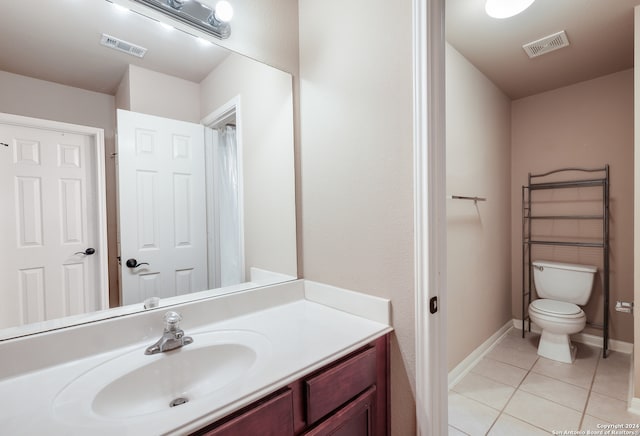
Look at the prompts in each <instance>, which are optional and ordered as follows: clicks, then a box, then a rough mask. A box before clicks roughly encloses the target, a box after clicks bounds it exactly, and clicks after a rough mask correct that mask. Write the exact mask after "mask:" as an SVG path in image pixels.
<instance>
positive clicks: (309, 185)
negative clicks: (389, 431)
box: [298, 0, 415, 436]
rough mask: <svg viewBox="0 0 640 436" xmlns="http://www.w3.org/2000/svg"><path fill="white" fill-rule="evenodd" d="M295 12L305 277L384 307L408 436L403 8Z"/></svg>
mask: <svg viewBox="0 0 640 436" xmlns="http://www.w3.org/2000/svg"><path fill="white" fill-rule="evenodd" d="M299 9H300V81H301V93H300V101H301V109H300V117H301V168H302V170H301V183H302V194H301V197H302V201H301V202H300V203H299V204H298V207H301V208H302V232H301V234H302V246H303V260H304V277H305V278H306V279H310V280H317V281H321V282H324V283H328V284H331V285H336V286H341V287H345V288H349V289H353V290H356V291H360V292H365V293H369V294H373V295H378V296H382V297H386V298H390V299H392V316H393V325H394V328H395V332H394V335H393V339H392V347H391V424H392V428H393V434H394V435H398V436H405V435H411V434H415V410H414V409H415V404H414V394H413V387H412V386H413V383H414V372H415V363H414V362H415V350H414V348H415V347H414V340H415V332H414V286H413V278H414V277H413V181H412V180H413V177H412V164H413V163H412V117H413V115H412V51H411V46H412V43H411V41H412V40H411V38H412V37H411V13H412V11H411V2H410V1H409V0H402V1H398V2H395V3H394V5H393V8H389V7H388V3H387V2H383V1H380V0H375V1H370V0H354V1H349V2H343V1H339V0H329V1H318V0H301V1H300V4H299ZM327 11H333V13H332V14H331V19H330V20H327V19H324V17H326V16H327Z"/></svg>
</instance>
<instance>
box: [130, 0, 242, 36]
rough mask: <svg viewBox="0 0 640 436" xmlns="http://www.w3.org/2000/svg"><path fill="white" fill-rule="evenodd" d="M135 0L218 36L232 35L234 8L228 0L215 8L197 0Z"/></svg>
mask: <svg viewBox="0 0 640 436" xmlns="http://www.w3.org/2000/svg"><path fill="white" fill-rule="evenodd" d="M134 1H136V2H138V3H141V4H143V5H145V6H148V7H150V8H152V9H155V10H156V11H159V12H162V13H163V14H166V15H168V16H170V17H171V18H174V19H176V20H179V21H182V22H183V23H185V24H188V25H190V26H194V27H196V28H197V29H199V30H202V31H204V32H206V33H208V34H209V35H213V36H215V37H216V38H219V39H227V38H228V37H229V35H231V26H230V25H229V21H231V18H232V17H233V8H232V7H231V4H229V2H227V1H224V0H222V1H219V2H218V3H216V5H215V7H214V8H213V9H212V8H210V7H209V6H207V5H205V4H202V3H200V2H199V1H197V0H134Z"/></svg>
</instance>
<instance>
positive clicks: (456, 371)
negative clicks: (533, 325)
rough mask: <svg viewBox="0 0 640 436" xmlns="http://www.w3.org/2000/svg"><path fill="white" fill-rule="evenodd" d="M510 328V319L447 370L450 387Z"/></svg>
mask: <svg viewBox="0 0 640 436" xmlns="http://www.w3.org/2000/svg"><path fill="white" fill-rule="evenodd" d="M510 329H511V321H509V322H507V323H506V324H505V325H503V326H502V327H501V328H500V330H498V331H497V332H495V333H494V334H493V335H491V337H490V338H489V339H487V340H486V341H484V342H483V343H482V344H481V345H480V346H479V347H478V348H476V349H475V350H473V351H472V352H471V354H469V355H468V356H467V357H466V358H465V359H464V360H463V361H462V362H460V363H459V364H458V365H456V367H455V368H453V369H452V370H451V371H449V377H448V384H449V389H451V388H452V387H453V386H454V385H455V384H456V383H458V382H459V381H460V380H461V379H462V378H463V377H464V376H465V375H467V374H468V373H469V371H470V370H471V368H473V367H474V366H475V365H476V363H478V362H479V361H480V360H481V359H482V358H483V357H484V356H485V355H486V354H487V353H488V352H489V351H491V349H492V348H493V347H494V346H495V345H496V344H497V343H498V341H499V340H500V339H501V338H502V337H503V336H504V335H505V334H506V333H507V332H508V331H509V330H510Z"/></svg>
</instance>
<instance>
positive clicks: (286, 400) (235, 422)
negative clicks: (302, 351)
mask: <svg viewBox="0 0 640 436" xmlns="http://www.w3.org/2000/svg"><path fill="white" fill-rule="evenodd" d="M292 405H293V404H292V394H291V390H290V389H287V390H286V391H284V392H282V393H279V394H276V395H275V396H273V397H270V398H268V399H266V400H264V401H260V402H259V403H258V404H254V405H251V406H249V408H248V409H247V410H244V411H241V412H240V413H239V414H238V415H235V416H234V417H233V418H231V419H230V420H227V421H225V422H224V423H222V424H214V426H213V427H209V428H207V429H204V430H201V431H200V432H197V433H195V434H197V435H200V436H238V435H261V436H293V409H292Z"/></svg>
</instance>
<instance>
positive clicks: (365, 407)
mask: <svg viewBox="0 0 640 436" xmlns="http://www.w3.org/2000/svg"><path fill="white" fill-rule="evenodd" d="M375 397H376V387H375V386H372V387H370V388H369V389H367V390H366V391H365V392H363V393H362V394H360V395H359V396H358V397H357V398H356V399H354V400H353V401H351V402H350V403H348V404H347V405H346V406H344V407H343V408H342V409H340V410H338V411H337V412H336V413H335V414H333V415H332V416H331V417H330V418H328V419H327V420H325V421H323V422H321V423H320V424H318V426H317V427H315V428H313V429H312V430H309V431H308V432H306V433H305V436H375V434H376V432H375V429H374V423H375V419H374V418H375V417H374V414H375V412H374V411H375Z"/></svg>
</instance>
